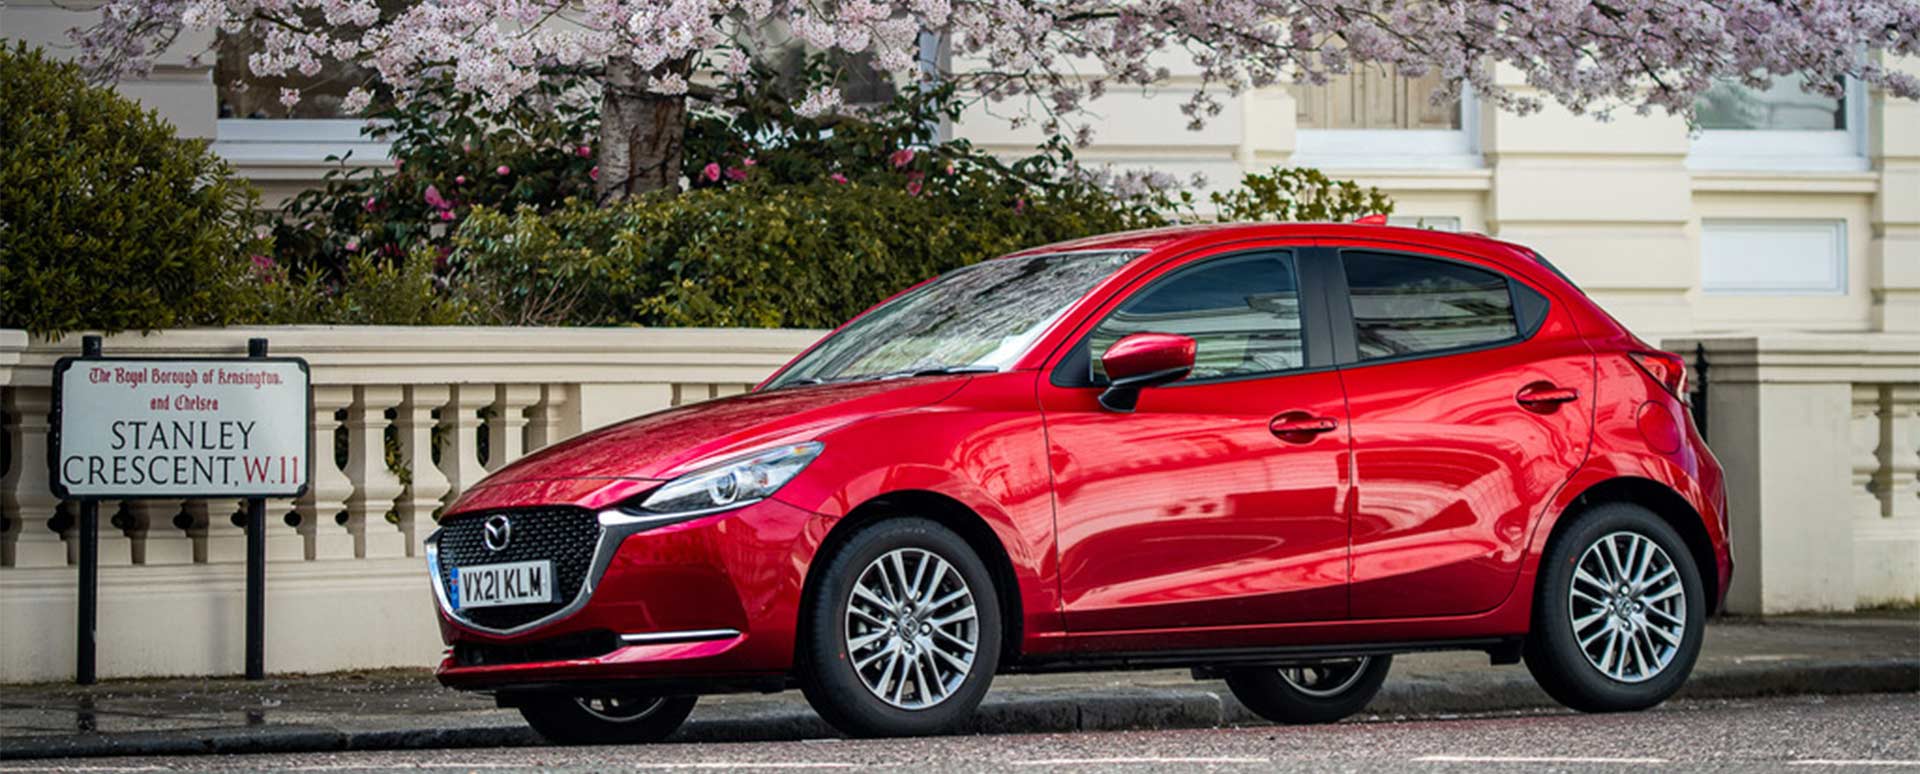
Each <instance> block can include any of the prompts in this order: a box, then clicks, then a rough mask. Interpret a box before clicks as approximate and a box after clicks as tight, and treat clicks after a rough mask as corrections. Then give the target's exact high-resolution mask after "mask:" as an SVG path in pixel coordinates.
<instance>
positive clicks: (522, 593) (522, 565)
mask: <svg viewBox="0 0 1920 774" xmlns="http://www.w3.org/2000/svg"><path fill="white" fill-rule="evenodd" d="M451 585H452V586H453V594H452V597H453V606H454V608H455V609H460V608H466V607H500V606H503V605H531V604H537V603H540V602H552V601H553V562H551V561H546V560H541V561H538V562H506V563H504V564H476V565H473V566H471V567H455V568H453V582H452V584H451Z"/></svg>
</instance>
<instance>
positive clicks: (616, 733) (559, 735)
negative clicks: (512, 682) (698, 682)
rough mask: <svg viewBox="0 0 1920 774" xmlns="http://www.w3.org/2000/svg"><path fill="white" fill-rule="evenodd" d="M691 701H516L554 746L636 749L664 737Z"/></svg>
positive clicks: (627, 698) (564, 698)
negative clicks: (604, 745) (632, 746)
mask: <svg viewBox="0 0 1920 774" xmlns="http://www.w3.org/2000/svg"><path fill="white" fill-rule="evenodd" d="M696 700H697V697H693V696H624V695H623V696H534V697H527V698H524V699H521V700H519V701H518V702H517V705H518V706H519V708H520V716H521V717H524V718H526V719H527V724H528V725H530V726H533V730H534V731H536V732H538V733H539V734H540V736H541V738H543V739H546V740H547V741H549V742H552V743H554V744H569V745H573V744H637V743H640V742H658V741H660V740H662V739H665V738H667V736H668V735H669V734H672V733H673V732H674V731H675V730H677V729H679V728H680V724H682V723H685V722H686V720H687V715H689V714H692V712H693V704H694V702H695V701H696Z"/></svg>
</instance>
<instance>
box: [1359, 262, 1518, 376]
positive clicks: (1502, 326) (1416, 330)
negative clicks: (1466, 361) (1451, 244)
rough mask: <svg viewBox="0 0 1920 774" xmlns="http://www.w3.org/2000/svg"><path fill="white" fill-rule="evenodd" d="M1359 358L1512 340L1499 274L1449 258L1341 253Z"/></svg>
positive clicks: (1509, 305)
mask: <svg viewBox="0 0 1920 774" xmlns="http://www.w3.org/2000/svg"><path fill="white" fill-rule="evenodd" d="M1341 258H1342V263H1343V264H1344V265H1345V268H1346V274H1347V289H1348V293H1349V297H1350V300H1351V304H1352V309H1353V333H1354V339H1355V343H1356V345H1357V350H1358V356H1359V359H1360V360H1362V361H1367V360H1380V359H1386V358H1395V357H1407V356H1414V355H1420V354H1425V353H1432V352H1444V351H1448V350H1457V349H1468V348H1473V347H1479V346H1484V345H1488V344H1494V343H1498V342H1501V341H1506V340H1510V339H1515V338H1518V336H1519V334H1520V325H1519V323H1518V322H1517V319H1516V317H1515V315H1514V308H1513V306H1514V305H1513V292H1512V290H1511V288H1510V287H1509V286H1508V280H1507V278H1506V277H1505V276H1503V275H1501V274H1499V273H1497V272H1493V271H1488V270H1485V269H1480V268H1476V267H1473V266H1469V265H1467V264H1464V263H1458V262H1455V261H1446V260H1440V259H1437V258H1420V257H1416V256H1410V255H1400V254H1397V253H1376V252H1365V251H1345V252H1343V253H1341Z"/></svg>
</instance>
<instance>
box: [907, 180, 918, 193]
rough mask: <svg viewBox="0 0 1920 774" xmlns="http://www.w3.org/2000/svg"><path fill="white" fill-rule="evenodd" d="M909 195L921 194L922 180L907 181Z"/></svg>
mask: <svg viewBox="0 0 1920 774" xmlns="http://www.w3.org/2000/svg"><path fill="white" fill-rule="evenodd" d="M907 195H908V196H919V195H920V181H918V180H910V181H907Z"/></svg>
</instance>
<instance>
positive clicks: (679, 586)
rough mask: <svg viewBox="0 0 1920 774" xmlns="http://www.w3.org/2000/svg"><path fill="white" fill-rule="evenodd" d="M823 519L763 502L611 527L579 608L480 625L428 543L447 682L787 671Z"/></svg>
mask: <svg viewBox="0 0 1920 774" xmlns="http://www.w3.org/2000/svg"><path fill="white" fill-rule="evenodd" d="M485 516H486V513H485V512H477V513H469V514H462V515H459V516H455V517H453V518H485ZM825 522H826V520H825V519H824V518H823V517H820V516H818V515H816V514H813V513H811V512H808V511H805V510H802V509H800V508H795V507H793V506H790V505H787V504H785V503H782V502H779V501H777V500H763V501H761V502H758V503H754V504H752V505H749V506H745V507H742V508H738V509H735V510H731V511H726V512H723V513H719V514H715V515H712V516H706V517H702V518H699V519H696V520H693V521H687V522H682V523H679V524H671V525H667V526H662V527H654V528H651V529H647V528H637V529H627V528H617V527H607V528H604V529H603V530H602V532H601V536H600V538H599V545H598V546H597V547H596V550H595V557H594V562H593V566H592V569H590V571H589V572H588V574H587V577H586V579H585V581H584V584H583V586H582V588H581V589H580V591H579V593H578V594H577V595H576V597H575V599H574V601H573V604H571V605H569V606H568V608H566V609H564V610H561V611H558V612H556V613H553V614H551V615H548V616H546V617H544V618H542V619H540V620H538V621H534V622H531V623H528V624H526V625H523V626H517V627H512V628H508V629H490V628H488V627H483V626H479V625H476V624H474V623H472V622H470V621H467V620H465V619H464V618H462V617H461V616H459V615H458V614H456V613H455V612H454V610H453V609H452V608H451V607H450V605H449V604H448V598H447V589H446V586H445V583H444V582H443V580H442V578H443V575H442V573H441V572H440V571H439V566H438V562H439V556H438V550H437V547H436V546H435V545H434V544H433V543H432V542H430V543H429V550H428V556H429V562H430V563H431V565H432V570H433V572H432V576H433V581H432V582H433V585H434V593H435V599H436V602H437V603H438V606H439V618H440V632H441V638H442V639H443V640H444V641H445V642H446V643H447V644H448V645H449V646H451V647H449V649H448V652H447V655H446V657H445V658H444V659H443V660H442V662H441V664H440V668H439V670H438V675H439V679H440V682H441V683H443V684H445V685H448V686H452V687H456V688H464V689H474V690H519V689H526V690H531V689H536V688H551V687H553V686H554V685H566V684H570V683H578V682H581V681H591V682H594V683H596V684H598V683H606V682H636V681H637V682H646V681H684V680H690V679H691V680H695V681H700V680H711V681H714V682H715V684H716V685H717V684H720V683H722V682H724V681H726V680H729V679H736V678H738V679H751V678H756V677H760V678H765V677H778V676H782V675H785V674H786V673H787V672H788V671H789V670H790V669H791V668H792V666H793V644H794V627H795V622H796V621H797V620H798V618H799V607H800V598H801V592H802V587H803V586H804V585H805V581H806V568H807V566H808V564H809V562H810V560H811V558H812V556H813V553H814V550H815V549H817V548H818V546H819V544H820V541H821V539H822V538H824V537H825V534H826V530H827V527H828V526H829V525H828V524H826V523H825Z"/></svg>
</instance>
